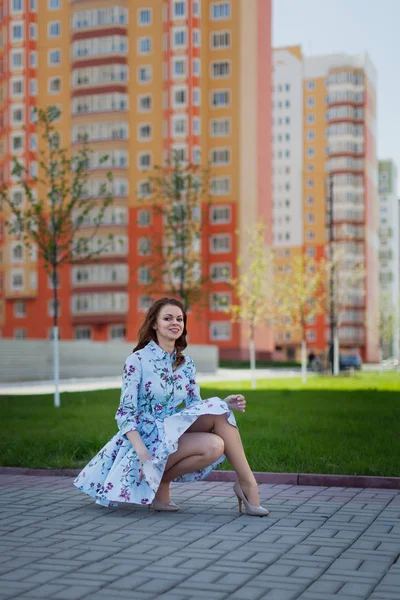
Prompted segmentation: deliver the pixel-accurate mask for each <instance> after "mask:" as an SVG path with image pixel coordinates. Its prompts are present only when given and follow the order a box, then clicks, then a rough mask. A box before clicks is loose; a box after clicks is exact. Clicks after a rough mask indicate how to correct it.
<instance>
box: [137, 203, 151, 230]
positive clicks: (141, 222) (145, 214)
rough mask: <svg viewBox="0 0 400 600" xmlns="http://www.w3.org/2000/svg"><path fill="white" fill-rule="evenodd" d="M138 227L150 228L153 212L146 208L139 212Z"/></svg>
mask: <svg viewBox="0 0 400 600" xmlns="http://www.w3.org/2000/svg"><path fill="white" fill-rule="evenodd" d="M137 222H138V226H139V227H149V225H151V212H150V211H149V210H147V209H146V208H142V209H140V210H139V211H138V221H137Z"/></svg>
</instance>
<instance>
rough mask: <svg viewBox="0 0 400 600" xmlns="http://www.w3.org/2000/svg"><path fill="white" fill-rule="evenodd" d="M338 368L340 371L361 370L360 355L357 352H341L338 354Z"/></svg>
mask: <svg viewBox="0 0 400 600" xmlns="http://www.w3.org/2000/svg"><path fill="white" fill-rule="evenodd" d="M339 369H340V370H341V371H349V370H350V369H354V370H356V371H361V369H362V359H361V356H360V355H359V354H341V355H340V356H339Z"/></svg>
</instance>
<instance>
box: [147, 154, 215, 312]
mask: <svg viewBox="0 0 400 600" xmlns="http://www.w3.org/2000/svg"><path fill="white" fill-rule="evenodd" d="M208 190H209V172H208V169H205V168H203V167H201V166H199V165H194V164H191V163H189V164H186V163H184V162H183V161H182V160H181V158H180V155H179V154H178V152H176V151H175V152H173V153H172V155H171V158H169V159H168V160H167V162H166V164H165V166H162V167H160V166H156V167H155V174H154V175H152V176H150V177H149V178H148V181H147V182H146V183H145V185H144V187H143V188H142V192H141V196H142V201H143V203H144V204H145V205H150V206H151V207H152V209H153V212H154V214H156V215H160V216H161V217H162V225H161V229H160V230H159V231H154V232H153V237H152V241H151V244H152V245H151V248H150V247H148V248H146V256H144V257H143V259H142V262H141V264H142V266H144V267H146V268H147V269H148V270H149V271H150V277H149V283H148V284H147V285H146V287H147V290H148V292H149V293H150V294H151V293H153V294H154V293H158V292H159V290H160V282H163V283H164V286H165V288H166V289H167V290H168V292H169V293H171V294H172V295H173V296H178V297H179V298H180V299H181V300H182V303H183V305H184V307H185V310H188V309H189V308H190V307H192V306H193V304H195V303H196V302H198V301H199V300H200V298H201V296H202V294H203V293H204V283H205V282H206V281H207V279H208V277H207V276H206V275H205V269H204V265H202V259H201V233H202V219H204V217H205V216H206V215H203V214H202V212H203V210H204V207H205V206H206V204H205V202H204V200H207V197H208Z"/></svg>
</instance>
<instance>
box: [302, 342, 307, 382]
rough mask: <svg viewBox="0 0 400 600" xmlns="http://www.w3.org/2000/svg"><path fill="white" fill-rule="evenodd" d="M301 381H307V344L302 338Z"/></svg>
mask: <svg viewBox="0 0 400 600" xmlns="http://www.w3.org/2000/svg"><path fill="white" fill-rule="evenodd" d="M301 381H302V382H303V383H306V382H307V344H306V341H305V340H301Z"/></svg>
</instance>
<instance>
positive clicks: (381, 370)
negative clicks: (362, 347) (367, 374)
mask: <svg viewBox="0 0 400 600" xmlns="http://www.w3.org/2000/svg"><path fill="white" fill-rule="evenodd" d="M379 375H383V348H382V344H380V346H379Z"/></svg>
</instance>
